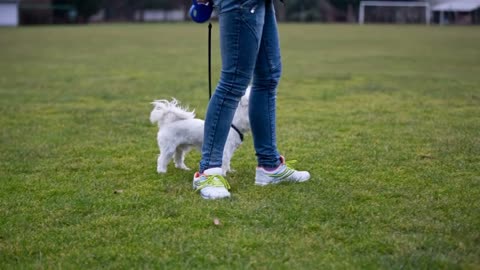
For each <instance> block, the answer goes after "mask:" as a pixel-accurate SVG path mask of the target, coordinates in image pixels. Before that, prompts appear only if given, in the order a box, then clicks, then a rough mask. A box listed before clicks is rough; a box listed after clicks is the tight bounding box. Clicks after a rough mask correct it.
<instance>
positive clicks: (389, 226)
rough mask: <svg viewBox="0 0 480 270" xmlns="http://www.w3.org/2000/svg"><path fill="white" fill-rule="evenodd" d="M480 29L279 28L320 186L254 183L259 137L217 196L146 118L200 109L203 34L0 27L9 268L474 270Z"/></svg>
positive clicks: (284, 137) (287, 143) (292, 124)
mask: <svg viewBox="0 0 480 270" xmlns="http://www.w3.org/2000/svg"><path fill="white" fill-rule="evenodd" d="M213 29H214V33H213V45H214V46H213V49H214V50H213V77H214V81H216V80H217V78H218V76H219V71H220V56H219V49H218V47H219V46H218V25H217V24H214V28H213ZM478 30H479V29H478V27H436V26H431V27H426V26H380V25H371V26H356V25H318V24H312V25H301V24H281V25H280V36H281V48H282V58H283V77H282V81H281V83H280V86H279V89H278V110H277V118H278V119H277V123H278V127H277V132H278V136H277V137H278V145H279V148H280V150H281V152H282V154H283V155H285V156H286V158H287V160H297V163H296V164H295V167H296V168H298V169H304V170H308V171H310V173H311V175H312V179H311V181H309V182H306V183H302V184H281V185H277V186H267V187H257V186H254V176H255V166H256V162H255V153H254V151H253V146H252V137H251V135H247V136H246V140H245V142H244V144H243V145H242V146H241V147H240V149H239V150H238V151H237V152H236V154H235V155H234V157H233V159H232V168H234V169H235V170H236V171H235V172H234V173H232V174H230V175H228V177H227V179H228V180H229V182H230V184H231V186H232V198H231V199H228V200H221V201H205V200H203V199H202V198H201V197H200V196H199V195H198V194H195V193H194V192H193V191H192V186H191V181H192V177H193V173H194V171H193V170H192V171H182V170H178V169H176V168H174V166H173V165H172V164H170V166H169V168H168V173H166V174H162V175H158V174H157V173H156V157H157V154H158V147H157V144H156V133H157V127H155V126H153V125H151V124H150V123H149V121H148V117H149V113H150V110H151V108H152V107H151V105H150V102H151V101H152V100H154V99H165V98H170V97H175V98H177V99H178V100H180V101H181V102H182V104H183V105H185V106H188V107H189V108H191V109H195V111H196V113H197V116H199V117H201V118H203V116H204V114H205V110H206V106H207V102H208V91H207V90H208V88H207V87H208V85H207V69H206V66H207V58H206V52H207V27H206V25H196V24H191V23H189V24H138V25H130V24H116V25H91V26H41V27H20V28H0V48H1V50H0V63H1V64H0V126H1V131H0V181H1V185H0V198H1V200H0V268H1V269H32V268H35V269H44V268H47V269H51V268H54V269H55V268H66V269H89V268H108V269H132V268H134V269H135V268H146V269H150V268H153V269H198V268H202V269H212V268H221V269H250V268H252V269H292V268H297V269H332V268H335V269H478V267H479V265H480V248H479V247H480V203H479V201H480V136H479V135H480V76H479V74H480V49H479V46H478V44H480V31H478ZM199 159H200V155H199V153H197V152H192V153H191V154H190V155H189V156H188V157H187V159H186V164H187V166H189V167H191V168H197V164H198V161H199ZM214 221H215V222H214Z"/></svg>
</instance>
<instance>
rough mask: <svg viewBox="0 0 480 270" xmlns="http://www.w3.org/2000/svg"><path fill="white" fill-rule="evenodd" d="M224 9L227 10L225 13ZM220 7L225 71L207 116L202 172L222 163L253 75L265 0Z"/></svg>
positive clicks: (227, 0) (234, 1)
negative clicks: (243, 97)
mask: <svg viewBox="0 0 480 270" xmlns="http://www.w3.org/2000/svg"><path fill="white" fill-rule="evenodd" d="M222 8H225V9H226V10H227V11H226V12H223V11H222ZM219 9H220V10H219V23H220V51H221V55H222V71H221V74H220V81H219V83H218V85H217V87H216V90H215V93H214V94H213V96H212V99H211V100H210V103H209V104H208V109H207V114H206V117H205V129H204V140H203V146H202V160H201V161H200V172H203V171H204V170H206V169H209V168H214V167H221V166H222V156H223V149H224V147H225V142H226V140H227V136H228V132H229V130H230V125H231V123H232V119H233V115H234V113H235V110H236V108H237V106H238V102H239V101H240V98H241V97H242V96H243V95H244V93H245V90H246V88H247V86H248V84H249V83H250V81H251V78H252V76H253V70H254V67H255V62H256V59H257V54H258V50H259V47H260V40H261V35H262V29H263V21H264V16H265V1H264V0H243V1H242V0H240V1H239V0H224V1H220V3H219ZM252 11H253V12H252Z"/></svg>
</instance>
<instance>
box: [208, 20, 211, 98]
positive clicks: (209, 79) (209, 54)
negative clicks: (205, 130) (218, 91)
mask: <svg viewBox="0 0 480 270" xmlns="http://www.w3.org/2000/svg"><path fill="white" fill-rule="evenodd" d="M211 98H212V23H211V22H208V100H210V99H211Z"/></svg>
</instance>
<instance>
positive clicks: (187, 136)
mask: <svg viewBox="0 0 480 270" xmlns="http://www.w3.org/2000/svg"><path fill="white" fill-rule="evenodd" d="M249 96H250V87H248V89H247V91H246V93H245V95H244V96H243V97H242V98H241V100H240V102H239V104H238V108H237V110H236V111H235V115H234V117H233V121H232V127H231V128H230V132H229V133H228V137H227V142H226V143H225V148H224V151H223V159H222V170H223V174H224V175H225V174H226V173H227V172H230V171H231V169H230V160H231V158H232V156H233V153H234V152H235V150H236V149H237V148H238V147H239V146H240V145H241V144H242V141H243V134H244V133H246V132H248V131H250V120H249V118H248V103H249V102H248V101H249ZM152 104H153V106H154V108H153V110H152V112H151V113H150V122H152V124H154V123H156V124H158V127H159V131H158V135H157V141H158V147H159V148H160V155H159V156H158V160H157V172H158V173H165V172H167V165H168V163H169V162H170V160H171V159H172V158H173V159H174V162H175V167H176V168H180V169H184V170H189V168H188V167H187V166H186V165H185V163H184V159H185V155H186V154H187V153H188V152H189V151H190V150H191V149H192V148H196V149H197V150H199V151H201V148H202V144H203V128H204V121H203V120H201V119H197V118H195V113H194V112H193V111H187V110H186V109H184V108H182V107H180V106H179V104H178V102H177V100H175V99H173V100H172V101H167V100H156V101H154V102H152Z"/></svg>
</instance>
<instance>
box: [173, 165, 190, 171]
mask: <svg viewBox="0 0 480 270" xmlns="http://www.w3.org/2000/svg"><path fill="white" fill-rule="evenodd" d="M175 168H178V169H182V170H185V171H190V168H188V167H187V166H186V165H185V164H182V165H175Z"/></svg>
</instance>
